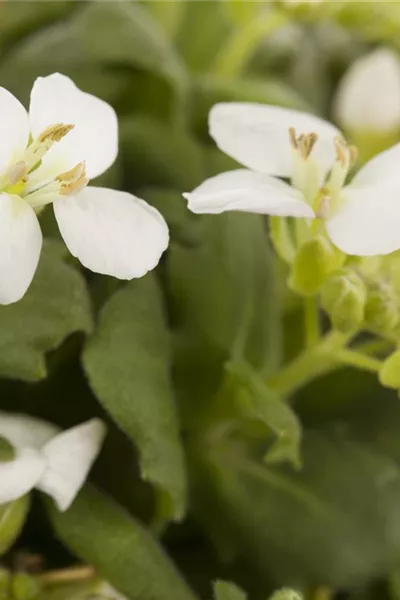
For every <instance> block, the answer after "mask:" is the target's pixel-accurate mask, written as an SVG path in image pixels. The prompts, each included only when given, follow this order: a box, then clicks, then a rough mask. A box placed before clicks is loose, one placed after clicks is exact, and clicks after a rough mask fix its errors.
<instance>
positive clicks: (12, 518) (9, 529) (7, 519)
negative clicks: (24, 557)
mask: <svg viewBox="0 0 400 600" xmlns="http://www.w3.org/2000/svg"><path fill="white" fill-rule="evenodd" d="M28 510H29V496H22V497H21V498H18V500H14V502H9V503H7V504H2V505H1V506H0V555H1V554H4V553H5V552H7V550H8V549H9V548H10V547H11V546H12V544H13V543H14V541H15V540H16V538H17V537H18V535H19V534H20V531H21V529H22V527H23V525H24V523H25V519H26V517H27V514H28Z"/></svg>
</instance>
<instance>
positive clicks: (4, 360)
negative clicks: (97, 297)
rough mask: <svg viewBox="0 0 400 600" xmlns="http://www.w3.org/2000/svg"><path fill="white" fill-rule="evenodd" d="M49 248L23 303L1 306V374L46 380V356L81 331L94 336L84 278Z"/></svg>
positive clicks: (54, 245) (59, 251) (50, 245)
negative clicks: (68, 337)
mask: <svg viewBox="0 0 400 600" xmlns="http://www.w3.org/2000/svg"><path fill="white" fill-rule="evenodd" d="M62 253H63V246H61V245H59V244H57V243H55V242H51V243H48V244H46V246H45V248H44V251H43V253H42V256H41V259H40V264H39V267H38V270H37V272H36V274H35V277H34V279H33V282H32V284H31V286H30V288H29V289H28V291H27V293H26V294H25V296H24V297H23V298H22V300H20V301H19V302H17V303H15V304H10V305H8V306H0V331H1V338H0V375H2V376H5V377H13V378H15V379H23V380H24V381H38V380H40V379H43V378H44V377H45V376H46V373H47V370H46V353H47V352H49V351H50V350H54V349H55V348H57V347H58V346H59V345H60V344H61V342H62V341H63V340H64V339H65V338H66V337H67V336H69V335H70V334H71V333H74V332H76V331H84V332H88V331H90V329H91V326H92V315H91V307H90V300H89V296H88V291H87V288H86V284H85V280H84V278H83V276H82V275H81V274H80V273H79V271H77V270H76V269H75V268H74V267H73V266H72V265H70V264H68V263H66V262H65V259H64V257H63V256H62Z"/></svg>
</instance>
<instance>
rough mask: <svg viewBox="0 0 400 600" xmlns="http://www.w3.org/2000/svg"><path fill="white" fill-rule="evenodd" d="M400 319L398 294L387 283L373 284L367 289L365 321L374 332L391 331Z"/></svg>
mask: <svg viewBox="0 0 400 600" xmlns="http://www.w3.org/2000/svg"><path fill="white" fill-rule="evenodd" d="M399 319H400V314H399V308H398V305H397V301H396V295H395V292H394V290H393V289H392V287H391V286H389V285H386V284H381V285H376V284H374V285H371V286H370V287H369V288H368V291H367V301H366V305H365V323H366V326H367V328H368V329H370V330H371V331H373V332H374V333H380V334H384V333H385V332H391V331H392V330H393V329H394V327H396V325H397V324H398V322H399Z"/></svg>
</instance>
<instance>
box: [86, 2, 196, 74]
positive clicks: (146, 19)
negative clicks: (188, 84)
mask: <svg viewBox="0 0 400 600" xmlns="http://www.w3.org/2000/svg"><path fill="white" fill-rule="evenodd" d="M79 25H80V27H81V31H82V33H83V32H84V36H85V37H84V40H85V48H86V51H87V52H88V55H89V56H90V57H91V58H95V59H96V60H101V61H104V62H105V63H114V64H121V63H125V64H128V65H131V66H134V67H140V68H142V69H146V70H149V71H153V72H157V73H161V74H163V75H166V76H168V77H171V78H172V79H174V80H176V81H179V82H182V81H183V80H184V79H185V70H184V67H183V65H182V64H181V62H180V58H179V55H178V54H177V53H176V52H175V50H174V48H173V46H172V44H171V43H170V41H169V40H168V37H167V36H166V35H165V34H164V31H163V29H162V28H161V27H160V26H159V25H158V23H157V21H156V20H155V19H153V18H152V17H151V15H150V13H149V12H148V11H146V10H145V9H144V8H142V7H141V6H139V5H138V4H137V3H136V2H124V1H121V2H120V1H118V0H117V1H115V2H112V3H109V2H106V3H97V2H94V3H91V4H90V5H89V6H88V7H87V8H86V9H84V10H82V12H81V14H80V15H79Z"/></svg>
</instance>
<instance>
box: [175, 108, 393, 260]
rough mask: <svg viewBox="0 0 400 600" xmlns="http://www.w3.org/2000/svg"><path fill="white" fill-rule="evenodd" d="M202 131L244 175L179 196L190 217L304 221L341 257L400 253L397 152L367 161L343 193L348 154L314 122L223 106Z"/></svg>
mask: <svg viewBox="0 0 400 600" xmlns="http://www.w3.org/2000/svg"><path fill="white" fill-rule="evenodd" d="M209 124H210V133H211V136H212V137H213V138H214V140H215V141H216V142H217V145H218V146H219V148H220V149H221V150H223V151H224V152H226V153H227V154H229V155H230V156H232V157H233V158H235V159H236V160H237V161H238V162H240V163H242V164H243V165H245V167H247V168H246V169H238V170H234V171H229V172H227V173H222V174H220V175H217V176H216V177H212V178H211V179H208V180H207V181H205V182H204V183H202V184H201V185H200V186H199V187H198V188H196V189H195V190H194V191H193V192H191V193H187V194H184V196H185V198H186V199H187V200H188V206H189V208H190V210H192V211H193V212H195V213H222V212H225V211H232V210H233V211H247V212H254V213H263V214H269V215H277V216H282V217H299V218H304V219H306V220H307V221H306V222H307V224H308V225H309V228H310V232H317V231H320V230H321V229H322V230H325V231H326V233H327V235H328V236H329V238H330V239H331V241H332V242H333V243H334V244H335V245H336V246H337V247H338V248H339V249H340V250H342V251H343V252H345V253H347V254H354V255H360V256H367V255H379V254H389V253H390V252H393V251H394V250H398V249H399V248H400V168H399V166H400V144H397V145H395V146H393V147H392V148H390V149H389V150H387V151H385V152H383V153H381V154H380V155H378V156H376V157H375V158H373V159H372V160H371V161H370V162H369V163H368V164H367V165H365V166H364V167H363V168H362V169H361V170H360V171H359V172H358V173H357V175H356V176H355V177H354V178H353V180H352V181H351V183H350V184H349V185H345V181H346V178H347V175H348V171H349V169H350V168H351V166H352V165H353V163H354V159H355V152H356V150H355V148H353V147H352V146H349V145H348V144H347V143H346V142H345V140H344V138H343V137H342V135H341V133H340V132H339V130H338V129H337V128H336V127H334V126H333V125H331V124H330V123H327V122H326V121H323V120H322V119H320V118H318V117H315V116H313V115H310V114H306V113H301V112H298V111H295V110H290V109H285V108H279V107H274V106H264V105H258V104H247V103H223V104H217V105H216V106H214V107H213V109H212V110H211V113H210V121H209ZM281 178H284V179H290V180H291V184H289V183H287V182H285V181H283V180H282V179H281Z"/></svg>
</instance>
